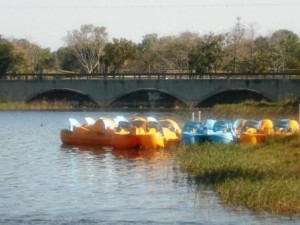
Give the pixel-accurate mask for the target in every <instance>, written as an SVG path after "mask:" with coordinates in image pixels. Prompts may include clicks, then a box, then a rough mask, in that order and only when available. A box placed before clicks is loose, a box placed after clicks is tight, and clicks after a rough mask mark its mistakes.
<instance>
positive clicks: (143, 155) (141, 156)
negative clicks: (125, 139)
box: [61, 145, 170, 162]
mask: <svg viewBox="0 0 300 225" xmlns="http://www.w3.org/2000/svg"><path fill="white" fill-rule="evenodd" d="M61 150H63V151H67V152H76V153H78V154H84V153H86V154H90V155H95V156H99V157H100V158H101V157H103V155H106V154H108V153H109V154H111V155H113V156H114V157H115V158H116V159H128V160H141V161H145V162H153V161H157V160H162V159H164V160H169V159H170V154H169V153H168V152H167V151H166V150H164V149H114V148H111V147H105V146H70V145H61Z"/></svg>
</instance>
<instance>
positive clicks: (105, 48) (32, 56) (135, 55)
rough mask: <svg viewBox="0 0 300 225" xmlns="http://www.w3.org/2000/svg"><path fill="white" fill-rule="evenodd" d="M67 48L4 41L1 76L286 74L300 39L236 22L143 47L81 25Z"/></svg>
mask: <svg viewBox="0 0 300 225" xmlns="http://www.w3.org/2000/svg"><path fill="white" fill-rule="evenodd" d="M64 41H65V46H64V47H61V48H59V49H58V50H57V51H54V52H51V50H50V49H49V48H41V47H40V46H39V45H38V44H36V43H31V42H29V41H28V40H26V39H11V40H7V39H5V38H3V37H1V36H0V73H1V74H5V73H62V72H73V73H125V72H128V73H130V72H146V73H155V72H158V73H163V72H197V73H215V72H244V73H246V72H285V71H289V70H299V69H300V41H299V36H298V35H297V34H295V33H294V32H292V31H289V30H277V31H275V32H274V33H272V34H270V35H268V36H261V35H257V33H256V29H255V27H254V26H250V27H246V26H244V25H243V24H241V23H240V21H239V20H238V22H237V23H236V24H235V25H234V27H233V28H232V29H231V30H230V31H229V32H228V33H224V34H213V33H209V34H205V35H199V34H196V33H192V32H185V33H181V34H180V35H178V36H164V37H158V35H157V34H147V35H145V36H144V37H143V40H142V41H141V43H134V42H132V41H130V40H127V39H124V38H120V39H116V38H115V39H113V40H112V41H109V40H108V33H107V31H106V28H105V27H97V26H94V25H82V26H81V27H80V28H79V29H76V30H73V31H70V32H68V33H67V34H66V36H65V37H64Z"/></svg>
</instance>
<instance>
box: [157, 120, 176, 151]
mask: <svg viewBox="0 0 300 225" xmlns="http://www.w3.org/2000/svg"><path fill="white" fill-rule="evenodd" d="M159 123H160V125H161V127H162V130H163V137H164V145H165V147H169V146H172V145H179V144H180V139H181V133H182V131H181V128H180V127H179V125H178V124H177V123H176V121H174V120H172V119H163V120H159Z"/></svg>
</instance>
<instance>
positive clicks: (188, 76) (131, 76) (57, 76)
mask: <svg viewBox="0 0 300 225" xmlns="http://www.w3.org/2000/svg"><path fill="white" fill-rule="evenodd" d="M194 79H197V80H198V79H300V72H282V73H204V74H197V73H115V74H112V73H106V74H77V73H73V74H63V73H41V74H32V73H17V74H0V80H194Z"/></svg>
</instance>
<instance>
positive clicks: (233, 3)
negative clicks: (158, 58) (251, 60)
mask: <svg viewBox="0 0 300 225" xmlns="http://www.w3.org/2000/svg"><path fill="white" fill-rule="evenodd" d="M299 12H300V1H299V0H206V1H204V0H0V34H2V35H3V36H4V37H5V38H26V39H28V40H30V41H32V42H36V43H38V44H39V45H41V46H42V47H50V48H51V49H52V50H56V49H57V48H58V47H61V46H63V45H64V42H63V37H64V36H65V35H66V34H67V31H70V30H73V29H78V28H79V27H80V26H81V25H82V24H93V25H95V26H104V27H106V28H107V31H108V33H109V38H110V39H111V38H121V37H122V38H127V39H129V40H132V41H134V42H136V43H138V42H140V41H141V40H142V38H143V36H144V35H145V34H149V33H157V34H158V35H159V36H165V35H178V34H180V33H181V32H184V31H191V32H196V33H200V34H201V33H208V32H214V33H224V32H227V31H229V30H230V29H231V28H232V27H233V26H234V24H235V23H236V18H237V17H241V23H243V24H245V25H250V24H252V23H256V27H257V28H258V30H257V33H258V34H262V35H268V34H270V33H272V32H273V31H275V30H278V29H289V30H292V31H293V32H295V33H296V34H298V35H300V13H299Z"/></svg>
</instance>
